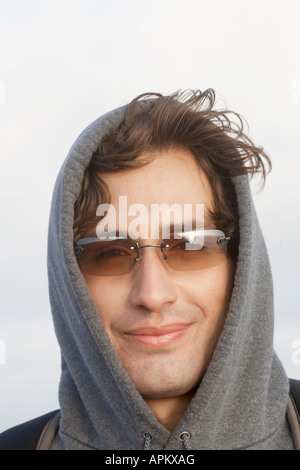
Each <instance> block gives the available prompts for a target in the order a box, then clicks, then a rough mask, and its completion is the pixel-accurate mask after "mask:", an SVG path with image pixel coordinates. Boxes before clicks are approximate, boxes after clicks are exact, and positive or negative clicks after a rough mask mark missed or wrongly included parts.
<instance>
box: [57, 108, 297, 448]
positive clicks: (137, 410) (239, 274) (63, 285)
mask: <svg viewBox="0 0 300 470" xmlns="http://www.w3.org/2000/svg"><path fill="white" fill-rule="evenodd" d="M125 109H126V107H123V108H119V109H117V110H114V111H112V112H110V113H108V114H106V115H105V116H103V117H101V118H99V119H97V120H96V121H95V122H93V123H92V124H91V125H90V126H88V127H87V129H85V130H84V131H83V132H82V134H81V135H80V136H79V137H78V139H77V140H76V142H75V144H74V145H73V147H72V148H71V150H70V152H69V155H68V156H67V158H66V161H65V162H64V164H63V167H62V169H61V171H60V173H59V175H58V179H57V182H56V186H55V189H54V194H53V201H52V209H51V216H50V224H49V246H48V272H49V291H50V300H51V308H52V312H53V319H54V325H55V331H56V335H57V338H58V342H59V345H60V348H61V356H62V372H61V380H60V388H59V401H60V408H61V419H60V424H59V430H58V432H57V434H56V436H55V438H54V441H53V443H52V446H51V448H52V449H70V450H72V449H74V450H81V449H102V450H104V449H107V450H117V449H118V450H123V449H124V450H126V449H127V450H133V449H134V450H139V449H143V448H144V446H145V443H146V446H148V447H149V445H150V448H151V449H153V450H162V449H164V450H171V449H172V450H182V449H183V444H184V443H183V441H182V439H180V435H181V434H182V432H188V433H189V434H190V440H189V447H191V448H192V449H195V450H196V449H293V448H294V444H293V438H292V436H291V432H290V428H289V424H288V422H287V418H286V409H287V403H288V393H289V384H288V379H287V377H286V374H285V372H284V370H283V368H282V365H281V363H280V361H279V359H278V357H277V356H276V354H275V353H274V351H273V288H272V276H271V272H270V265H269V259H268V254H267V251H266V247H265V243H264V240H263V236H262V234H261V230H260V227H259V224H258V221H257V217H256V214H255V209H254V206H253V202H252V197H251V193H250V188H249V183H248V178H247V177H237V178H235V179H234V184H235V188H236V193H237V199H238V208H239V216H240V249H239V260H238V267H237V271H236V278H235V283H234V289H233V293H232V299H231V303H230V308H229V313H228V316H227V320H226V323H225V326H224V329H223V332H222V334H221V337H220V339H219V342H218V344H217V347H216V350H215V353H214V356H213V358H212V361H211V363H210V365H209V367H208V370H207V372H206V374H205V376H204V378H203V379H202V381H201V384H200V385H199V388H198V390H197V392H196V394H195V396H194V398H193V400H192V402H191V403H190V405H189V407H188V409H187V410H186V412H185V414H184V416H183V417H182V419H181V420H180V422H179V423H178V425H177V427H176V429H175V431H174V432H173V433H172V434H171V433H170V432H169V431H168V430H167V429H166V428H164V427H163V426H162V425H161V424H160V423H159V422H158V421H157V419H156V417H155V416H154V414H153V413H152V411H151V410H150V408H149V407H148V406H147V405H146V403H145V401H144V400H143V398H142V397H141V395H140V394H139V393H138V391H137V390H136V388H135V387H134V385H133V383H132V381H131V380H130V378H129V376H128V375H127V373H126V372H125V370H124V368H123V366H122V363H121V361H120V359H119V358H118V356H117V354H116V352H115V350H114V349H113V347H112V345H111V343H110V341H109V339H108V336H107V334H106V332H105V330H104V328H103V324H102V321H101V319H100V315H99V313H98V311H97V309H96V307H95V305H94V303H93V301H92V299H91V297H90V295H89V291H88V288H87V286H86V284H85V281H84V279H83V277H82V275H81V273H80V271H79V268H78V266H77V262H76V259H75V256H74V250H73V219H74V203H75V201H76V199H77V197H78V194H79V191H80V185H81V181H82V179H83V174H84V171H85V169H86V167H87V166H88V164H89V161H90V159H91V157H92V154H93V153H94V152H95V150H96V148H97V147H98V145H99V141H100V139H101V136H103V135H104V134H105V133H106V132H107V130H108V129H110V128H111V127H112V126H116V125H117V124H118V123H119V121H120V119H121V118H122V117H123V115H124V112H125ZM149 435H150V436H151V441H150V439H149ZM147 439H148V441H147ZM146 441H147V442H146Z"/></svg>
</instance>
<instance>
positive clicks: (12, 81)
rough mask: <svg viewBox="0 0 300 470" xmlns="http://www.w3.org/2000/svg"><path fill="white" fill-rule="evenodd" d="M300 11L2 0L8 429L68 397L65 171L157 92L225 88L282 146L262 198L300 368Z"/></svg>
mask: <svg viewBox="0 0 300 470" xmlns="http://www.w3.org/2000/svg"><path fill="white" fill-rule="evenodd" d="M299 18H300V2H299V0H294V1H293V0H285V1H284V2H283V1H277V0H251V1H248V0H247V1H242V0H226V1H223V0H215V1H213V0H210V1H201V0H185V1H179V0H151V1H146V0H102V1H101V0H98V1H96V0H72V1H68V0H51V1H41V0H7V1H6V0H0V133H1V138H0V158H1V171H0V178H1V180H0V190H1V198H0V220H1V232H0V237H1V244H0V249H1V254H0V260H1V261H0V276H1V279H0V281H1V283H0V285H1V299H0V302H1V305H0V315H1V322H0V387H1V388H0V394H1V395H0V431H2V430H4V429H5V428H7V427H9V426H13V425H15V424H18V423H20V422H22V421H25V420H27V419H30V418H33V417H36V416H38V415H40V414H42V413H46V412H48V411H50V410H52V409H55V408H56V407H58V400H57V387H58V382H59V374H60V355H59V348H58V346H57V343H56V339H55V335H54V332H53V327H52V319H51V312H50V307H49V300H48V285H47V270H46V247H47V225H48V217H49V208H50V201H51V195H52V189H53V185H54V182H55V178H56V175H57V172H58V170H59V168H60V166H61V164H62V162H63V160H64V158H65V156H66V154H67V153H68V151H69V148H70V147H71V145H72V143H73V142H74V140H75V139H76V137H77V136H78V135H79V133H80V132H81V130H82V129H83V128H85V127H86V126H87V125H88V124H89V123H90V122H92V121H93V120H94V119H96V118H97V117H98V116H100V115H102V114H104V113H105V112H106V111H108V110H110V109H112V108H114V107H117V106H119V105H122V104H125V103H127V102H128V101H130V100H131V99H132V98H134V97H135V96H136V95H138V94H140V93H143V92H146V91H154V92H161V93H172V92H174V91H176V90H179V89H182V90H183V89H187V88H197V89H198V88H199V89H201V90H204V89H206V88H209V87H212V88H214V89H215V90H216V92H217V96H218V101H219V104H220V106H222V107H223V106H224V104H226V105H227V106H228V108H230V109H233V110H234V111H237V112H239V113H241V114H242V115H243V116H244V117H245V118H246V120H247V121H248V123H249V128H250V137H252V138H253V139H254V141H255V143H256V144H258V145H262V146H263V147H264V148H265V149H266V151H267V152H268V153H269V155H270V156H271V157H272V160H273V171H272V173H271V174H270V175H269V177H268V180H267V184H266V187H265V189H264V191H263V192H261V193H257V191H256V190H255V191H254V198H255V202H256V207H257V211H258V214H259V218H260V222H261V225H262V229H263V232H264V235H265V238H266V242H267V245H268V248H269V254H270V259H271V264H272V268H273V276H274V285H275V348H276V351H277V352H278V355H279V357H280V358H281V360H282V362H283V364H284V367H285V369H286V371H287V373H288V375H289V376H291V377H295V378H299V379H300V326H299V323H300V322H299V315H300V283H299V281H300V267H299V262H300V248H299V247H300V237H299V233H300V215H299V212H300V211H299V201H300V179H299V174H300V152H299V150H300V144H299V140H300V139H299V127H300V117H299V114H300V59H299V57H300V33H299V31H300V28H299ZM4 363H5V364H4Z"/></svg>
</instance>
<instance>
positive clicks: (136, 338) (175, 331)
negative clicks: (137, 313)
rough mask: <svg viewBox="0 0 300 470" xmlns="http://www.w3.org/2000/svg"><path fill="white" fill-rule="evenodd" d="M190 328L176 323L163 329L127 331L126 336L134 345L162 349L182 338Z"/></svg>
mask: <svg viewBox="0 0 300 470" xmlns="http://www.w3.org/2000/svg"><path fill="white" fill-rule="evenodd" d="M189 326H190V325H187V324H183V323H176V324H171V325H166V326H161V327H142V328H136V329H133V330H130V331H127V332H126V333H125V335H126V338H127V339H128V340H129V341H131V342H133V343H137V344H140V345H145V346H150V347H162V346H167V345H169V344H170V343H173V342H174V341H176V340H177V339H179V338H181V337H182V336H183V335H184V334H185V332H186V331H187V329H188V328H189Z"/></svg>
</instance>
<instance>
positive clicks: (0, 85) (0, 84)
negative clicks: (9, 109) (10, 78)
mask: <svg viewBox="0 0 300 470" xmlns="http://www.w3.org/2000/svg"><path fill="white" fill-rule="evenodd" d="M0 104H6V86H5V81H4V80H0Z"/></svg>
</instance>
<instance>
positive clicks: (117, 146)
mask: <svg viewBox="0 0 300 470" xmlns="http://www.w3.org/2000/svg"><path fill="white" fill-rule="evenodd" d="M215 101H216V96H215V92H214V90H213V89H208V90H206V91H204V92H201V91H199V90H197V91H192V90H188V91H184V92H176V93H174V94H172V95H170V96H163V95H161V94H158V93H145V94H142V95H139V96H138V97H136V98H135V99H134V100H133V101H131V103H130V104H129V105H128V107H127V110H126V113H125V116H124V119H123V120H122V122H121V123H120V124H119V125H118V126H117V127H116V128H115V129H112V130H111V131H110V132H109V133H108V134H107V135H105V136H104V137H103V138H102V139H101V142H99V147H98V149H97V151H96V152H95V153H94V154H93V156H92V159H91V162H90V164H89V166H88V168H87V169H86V172H85V175H84V179H83V182H82V187H81V192H80V195H79V197H78V199H77V201H76V203H75V219H74V243H76V241H77V240H78V239H79V238H82V237H83V236H86V234H87V233H88V232H90V231H91V230H93V229H95V224H96V223H97V222H98V221H99V220H100V218H98V220H97V217H96V216H95V212H96V207H97V206H98V205H99V204H101V203H104V202H106V203H109V202H110V193H109V188H108V187H107V185H106V184H105V182H104V181H103V180H102V179H101V174H103V173H106V172H114V171H116V172H119V171H122V170H125V169H129V168H133V169H134V168H137V167H140V166H143V165H146V164H147V163H148V162H149V159H148V160H145V159H141V158H139V157H140V156H141V154H143V153H145V152H147V155H149V154H150V155H151V152H156V151H164V150H171V149H185V150H189V151H190V152H191V153H192V154H193V155H195V157H196V158H197V160H198V162H199V164H200V166H201V168H202V170H203V171H204V172H205V174H206V176H207V178H208V180H209V182H210V184H211V187H212V192H213V204H214V207H213V210H212V211H211V214H210V215H211V217H212V220H213V221H214V222H215V224H216V227H217V228H218V229H220V230H223V231H224V233H225V234H226V235H227V236H230V237H232V241H231V242H230V244H229V254H230V256H231V257H232V258H233V259H235V260H236V259H237V254H238V244H239V224H238V219H239V217H238V208H237V201H236V194H235V190H234V185H233V182H232V178H233V177H235V176H240V175H246V174H248V175H254V174H256V173H260V174H261V176H262V180H263V183H264V181H265V178H266V174H267V173H268V171H270V170H271V161H270V158H269V157H268V155H267V154H266V153H265V151H264V150H263V148H261V147H257V146H256V145H254V143H253V142H252V141H251V139H250V138H249V137H248V136H247V135H246V133H245V132H244V128H245V123H246V122H245V120H244V119H243V118H242V117H241V116H240V115H239V114H237V113H235V112H232V111H230V110H227V109H225V110H216V109H214V106H215Z"/></svg>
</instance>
